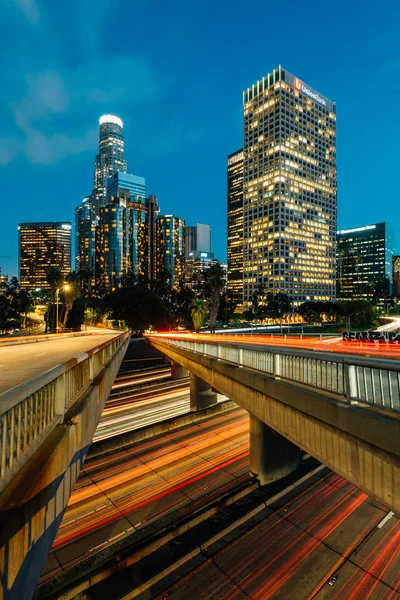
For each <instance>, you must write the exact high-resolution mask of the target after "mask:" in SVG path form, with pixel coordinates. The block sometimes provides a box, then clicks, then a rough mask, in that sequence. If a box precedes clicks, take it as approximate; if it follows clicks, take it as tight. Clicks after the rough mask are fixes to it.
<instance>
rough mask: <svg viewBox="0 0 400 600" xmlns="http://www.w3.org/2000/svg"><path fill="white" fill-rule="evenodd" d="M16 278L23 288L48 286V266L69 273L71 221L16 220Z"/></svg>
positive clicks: (65, 274)
mask: <svg viewBox="0 0 400 600" xmlns="http://www.w3.org/2000/svg"><path fill="white" fill-rule="evenodd" d="M18 231H19V244H18V246H19V281H20V286H21V288H23V289H33V288H35V287H40V288H42V289H49V288H50V286H49V284H48V283H47V281H46V276H47V271H48V269H49V268H50V267H56V268H58V269H60V271H61V273H62V275H63V276H64V277H66V276H67V275H68V273H70V272H71V223H70V222H69V221H63V222H51V223H19V225H18Z"/></svg>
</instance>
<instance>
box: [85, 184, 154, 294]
mask: <svg viewBox="0 0 400 600" xmlns="http://www.w3.org/2000/svg"><path fill="white" fill-rule="evenodd" d="M133 200H134V201H133V202H132V201H131V195H130V192H129V190H118V191H117V196H116V197H109V198H108V200H107V203H106V205H105V206H102V207H101V208H100V218H99V224H98V227H97V228H96V288H97V290H98V291H99V292H100V293H104V292H109V291H112V290H114V289H116V288H117V287H118V285H119V283H120V281H121V278H122V277H123V276H124V275H126V274H128V273H132V274H134V275H136V276H143V277H146V276H147V269H148V258H147V249H148V226H147V214H148V210H147V207H146V204H145V203H144V202H142V199H141V198H137V197H136V196H134V197H133Z"/></svg>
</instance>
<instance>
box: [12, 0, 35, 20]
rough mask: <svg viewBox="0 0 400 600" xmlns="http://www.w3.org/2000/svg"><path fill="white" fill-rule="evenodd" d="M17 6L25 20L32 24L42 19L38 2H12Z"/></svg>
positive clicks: (14, 0)
mask: <svg viewBox="0 0 400 600" xmlns="http://www.w3.org/2000/svg"><path fill="white" fill-rule="evenodd" d="M12 2H13V3H14V4H16V6H18V8H19V9H21V11H22V12H23V14H24V16H25V18H26V19H27V20H28V21H29V22H30V23H37V22H38V21H39V18H40V11H39V7H38V4H37V2H36V0H12Z"/></svg>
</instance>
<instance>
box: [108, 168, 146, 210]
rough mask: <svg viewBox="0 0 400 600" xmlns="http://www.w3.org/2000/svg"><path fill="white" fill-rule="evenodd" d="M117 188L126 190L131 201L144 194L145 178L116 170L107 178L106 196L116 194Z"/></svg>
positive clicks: (142, 196) (143, 196)
mask: <svg viewBox="0 0 400 600" xmlns="http://www.w3.org/2000/svg"><path fill="white" fill-rule="evenodd" d="M118 190H128V191H129V193H130V199H131V202H135V201H137V199H138V198H142V200H143V199H144V198H145V196H146V180H145V178H144V177H137V176H136V175H131V174H130V173H124V172H122V171H117V172H116V173H114V175H112V176H111V177H109V179H108V180H107V196H114V197H116V196H117V192H118Z"/></svg>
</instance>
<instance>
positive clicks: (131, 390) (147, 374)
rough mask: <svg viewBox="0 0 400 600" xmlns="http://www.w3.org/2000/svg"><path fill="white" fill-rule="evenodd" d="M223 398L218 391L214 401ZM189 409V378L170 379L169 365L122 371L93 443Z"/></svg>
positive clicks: (186, 411) (224, 398)
mask: <svg viewBox="0 0 400 600" xmlns="http://www.w3.org/2000/svg"><path fill="white" fill-rule="evenodd" d="M225 400H226V397H225V396H223V395H222V394H218V402H223V401H225ZM189 411H190V396H189V379H188V378H187V377H185V378H183V379H175V380H174V379H171V369H170V367H155V368H154V367H153V368H152V367H150V368H148V369H146V370H143V369H142V370H140V371H132V372H130V373H122V374H121V375H119V376H118V377H117V379H116V380H115V383H114V385H113V387H112V391H111V394H110V396H109V398H108V400H107V403H106V406H105V408H104V411H103V414H102V416H101V419H100V422H99V424H98V427H97V430H96V432H95V435H94V438H93V442H97V441H100V440H104V439H106V438H110V437H113V436H115V435H120V434H122V433H126V432H128V431H133V430H135V429H139V428H141V427H145V426H149V425H152V424H154V423H159V422H161V421H164V420H165V419H171V418H173V417H177V416H179V415H183V414H185V413H188V412H189Z"/></svg>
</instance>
